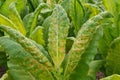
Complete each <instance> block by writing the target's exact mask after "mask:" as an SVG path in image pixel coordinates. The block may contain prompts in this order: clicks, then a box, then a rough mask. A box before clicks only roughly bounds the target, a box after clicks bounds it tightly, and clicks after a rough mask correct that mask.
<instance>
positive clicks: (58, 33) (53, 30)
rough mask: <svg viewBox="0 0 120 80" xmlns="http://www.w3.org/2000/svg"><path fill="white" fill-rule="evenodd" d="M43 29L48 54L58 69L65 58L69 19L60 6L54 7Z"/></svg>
mask: <svg viewBox="0 0 120 80" xmlns="http://www.w3.org/2000/svg"><path fill="white" fill-rule="evenodd" d="M43 27H44V30H43V31H44V36H45V40H46V43H47V40H48V52H49V54H50V56H51V57H52V59H53V61H54V64H55V66H56V68H58V69H59V67H60V64H61V62H62V61H63V59H64V56H65V45H66V39H67V35H68V29H69V19H68V17H67V14H66V12H65V10H64V9H63V8H62V7H61V6H60V5H56V7H55V8H54V10H53V13H52V15H51V16H50V17H48V18H47V19H46V20H45V21H44V23H43Z"/></svg>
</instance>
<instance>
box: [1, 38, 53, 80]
mask: <svg viewBox="0 0 120 80" xmlns="http://www.w3.org/2000/svg"><path fill="white" fill-rule="evenodd" d="M0 44H1V45H2V47H3V48H4V49H5V51H6V52H7V54H8V55H9V58H8V59H9V61H8V68H9V70H8V75H10V76H11V77H12V78H13V79H12V80H16V79H17V80H21V79H22V80H45V79H47V80H52V75H51V73H50V72H49V70H48V69H49V68H46V67H45V66H44V65H43V64H41V63H39V62H38V61H37V60H35V59H34V58H33V56H32V55H31V54H30V53H28V52H27V51H25V49H24V48H23V47H22V46H21V45H20V44H18V43H16V42H15V41H13V40H11V39H9V38H7V37H0ZM8 44H9V45H8Z"/></svg>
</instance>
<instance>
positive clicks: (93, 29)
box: [65, 12, 111, 79]
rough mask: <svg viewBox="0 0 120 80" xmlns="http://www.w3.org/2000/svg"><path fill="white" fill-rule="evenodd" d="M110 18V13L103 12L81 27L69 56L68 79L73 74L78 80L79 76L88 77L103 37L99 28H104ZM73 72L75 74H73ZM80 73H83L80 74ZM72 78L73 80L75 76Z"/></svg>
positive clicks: (66, 73)
mask: <svg viewBox="0 0 120 80" xmlns="http://www.w3.org/2000/svg"><path fill="white" fill-rule="evenodd" d="M110 16H111V15H110V13H108V12H102V13H100V14H98V15H96V16H94V17H93V18H91V19H90V20H88V21H87V22H86V23H84V25H83V26H82V27H81V29H80V30H79V32H78V34H77V37H76V39H75V40H74V43H73V46H72V48H71V50H70V51H69V54H68V62H67V66H66V69H65V76H66V77H67V78H68V77H69V75H70V74H71V73H73V75H74V74H76V79H77V78H78V76H81V79H82V78H85V77H86V74H87V71H88V68H89V63H90V62H91V60H92V59H93V58H94V56H95V53H96V50H97V49H96V46H97V40H98V38H99V37H100V35H101V32H100V31H101V30H99V27H100V26H102V24H103V22H104V19H105V18H109V17H110ZM97 36H98V37H97ZM81 55H82V56H81ZM89 56H90V57H89ZM82 57H83V58H82ZM78 63H79V64H78ZM83 68H84V69H83ZM79 69H80V70H79ZM73 70H74V72H72V71H73ZM78 71H82V72H80V73H79V72H78ZM82 75H83V76H82ZM71 77H72V79H73V78H74V77H75V76H71Z"/></svg>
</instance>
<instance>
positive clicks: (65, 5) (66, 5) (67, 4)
mask: <svg viewBox="0 0 120 80" xmlns="http://www.w3.org/2000/svg"><path fill="white" fill-rule="evenodd" d="M70 1H71V0H63V1H62V3H61V6H62V7H63V8H64V9H65V10H66V12H67V13H69V9H70Z"/></svg>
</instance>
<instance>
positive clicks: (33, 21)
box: [24, 3, 48, 37]
mask: <svg viewBox="0 0 120 80" xmlns="http://www.w3.org/2000/svg"><path fill="white" fill-rule="evenodd" d="M44 8H48V6H47V4H45V3H41V4H40V5H39V6H38V7H37V8H36V9H35V11H34V12H33V13H31V14H28V15H27V16H26V18H25V19H24V20H26V19H29V20H28V21H27V23H26V24H25V25H26V28H27V34H26V36H28V37H29V36H30V34H31V33H32V31H33V30H34V29H35V28H36V26H37V20H38V15H39V14H40V12H41V10H42V9H44ZM28 16H29V17H28Z"/></svg>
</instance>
